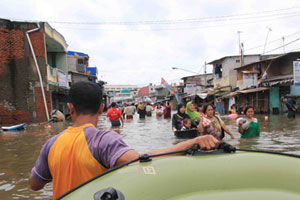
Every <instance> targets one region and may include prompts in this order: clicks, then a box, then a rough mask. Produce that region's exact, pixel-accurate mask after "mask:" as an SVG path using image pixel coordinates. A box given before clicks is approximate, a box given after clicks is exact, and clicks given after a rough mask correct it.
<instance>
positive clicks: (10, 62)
mask: <svg viewBox="0 0 300 200" xmlns="http://www.w3.org/2000/svg"><path fill="white" fill-rule="evenodd" d="M36 27H37V25H36V24H35V23H21V22H11V21H8V20H0V47H1V48H0V94H1V95H0V118H1V120H2V125H13V124H18V123H23V122H26V123H31V122H33V121H36V122H42V121H45V120H46V114H45V110H44V109H41V108H40V107H36V105H38V104H40V102H41V99H39V98H37V99H36V98H35V95H39V94H40V91H35V88H38V87H40V84H39V81H38V80H39V79H38V75H37V71H36V68H35V65H34V61H33V59H32V56H31V53H30V49H29V45H28V41H27V38H26V35H25V33H26V31H27V30H29V29H33V28H36ZM41 27H42V28H41V30H40V31H38V32H34V33H31V34H30V38H31V40H32V45H33V48H34V50H35V53H36V56H37V61H38V63H39V65H40V71H41V74H42V78H43V81H44V84H45V83H47V78H46V70H47V69H46V59H45V40H44V34H43V33H42V31H43V26H41ZM48 98H49V96H48ZM37 113H38V115H39V117H38V118H37Z"/></svg>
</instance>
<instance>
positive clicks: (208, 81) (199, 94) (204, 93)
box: [179, 73, 214, 104]
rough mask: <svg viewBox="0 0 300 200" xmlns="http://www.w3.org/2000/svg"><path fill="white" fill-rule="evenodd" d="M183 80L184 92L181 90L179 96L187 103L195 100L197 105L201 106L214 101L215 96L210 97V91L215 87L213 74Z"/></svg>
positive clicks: (187, 77) (183, 78)
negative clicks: (188, 100) (189, 100)
mask: <svg viewBox="0 0 300 200" xmlns="http://www.w3.org/2000/svg"><path fill="white" fill-rule="evenodd" d="M181 79H182V80H183V91H182V90H181V92H180V93H179V95H180V96H182V98H183V99H184V101H185V102H186V101H187V100H186V99H193V100H194V101H195V103H197V104H199V103H203V102H208V101H211V100H213V96H211V97H210V95H208V91H209V90H210V89H213V87H214V85H213V75H212V73H209V74H199V75H193V76H186V77H182V78H181ZM209 97H210V98H209ZM211 98H212V99H211Z"/></svg>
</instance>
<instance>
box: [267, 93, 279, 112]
mask: <svg viewBox="0 0 300 200" xmlns="http://www.w3.org/2000/svg"><path fill="white" fill-rule="evenodd" d="M269 105H270V113H273V114H279V112H280V97H279V88H278V87H272V88H271V90H270V104H269ZM277 111H278V113H277Z"/></svg>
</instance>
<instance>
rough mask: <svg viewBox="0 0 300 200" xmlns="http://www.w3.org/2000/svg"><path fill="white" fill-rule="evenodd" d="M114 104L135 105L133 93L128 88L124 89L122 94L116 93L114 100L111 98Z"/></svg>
mask: <svg viewBox="0 0 300 200" xmlns="http://www.w3.org/2000/svg"><path fill="white" fill-rule="evenodd" d="M111 101H112V102H118V103H121V104H124V103H127V104H129V103H130V104H131V103H134V97H133V95H132V93H131V91H130V90H129V89H128V88H123V89H122V90H121V92H119V93H116V94H115V95H114V96H113V97H112V98H111Z"/></svg>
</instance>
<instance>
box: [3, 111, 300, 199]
mask: <svg viewBox="0 0 300 200" xmlns="http://www.w3.org/2000/svg"><path fill="white" fill-rule="evenodd" d="M256 117H257V118H258V120H259V122H260V127H261V136H260V137H257V138H248V139H240V137H239V133H238V131H237V127H236V125H235V122H234V121H233V120H231V119H226V118H224V121H225V123H226V124H227V126H228V127H229V129H230V130H231V131H232V132H233V134H234V136H235V139H234V140H231V139H230V137H229V136H226V137H225V138H224V141H226V142H228V143H230V144H232V145H234V146H236V147H237V148H243V149H255V150H257V149H258V150H268V151H274V152H284V153H291V154H296V155H300V123H299V116H298V118H296V119H294V120H290V119H287V118H286V116H284V115H256ZM50 125H51V128H49V127H48V124H40V125H31V126H28V127H27V128H26V130H24V131H15V132H4V133H0V197H1V199H52V184H47V185H46V186H45V188H44V189H42V190H40V191H37V192H34V191H32V190H30V189H29V187H28V177H29V175H30V171H31V168H32V167H33V165H34V164H35V161H36V159H37V157H38V155H39V152H40V150H41V148H42V146H43V144H44V143H45V142H46V141H47V140H48V139H49V138H51V137H52V136H54V135H56V134H57V133H59V132H60V131H62V130H63V129H65V128H66V127H68V126H70V125H71V123H70V122H64V123H55V124H50ZM98 127H99V128H100V129H107V128H110V123H109V122H108V121H107V120H106V119H105V117H104V116H100V117H99V124H98ZM120 132H121V135H122V136H123V138H124V141H125V142H126V143H127V144H128V145H130V146H131V147H133V148H134V149H135V150H137V151H138V152H140V153H145V152H148V151H150V150H154V149H161V148H165V147H169V146H172V145H173V144H176V143H178V142H180V141H182V139H177V138H176V137H174V135H173V133H172V131H171V120H167V119H156V118H155V116H152V117H148V118H146V119H145V120H140V119H138V116H137V115H135V116H134V119H133V120H127V121H125V126H124V127H123V128H122V129H121V130H120Z"/></svg>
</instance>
